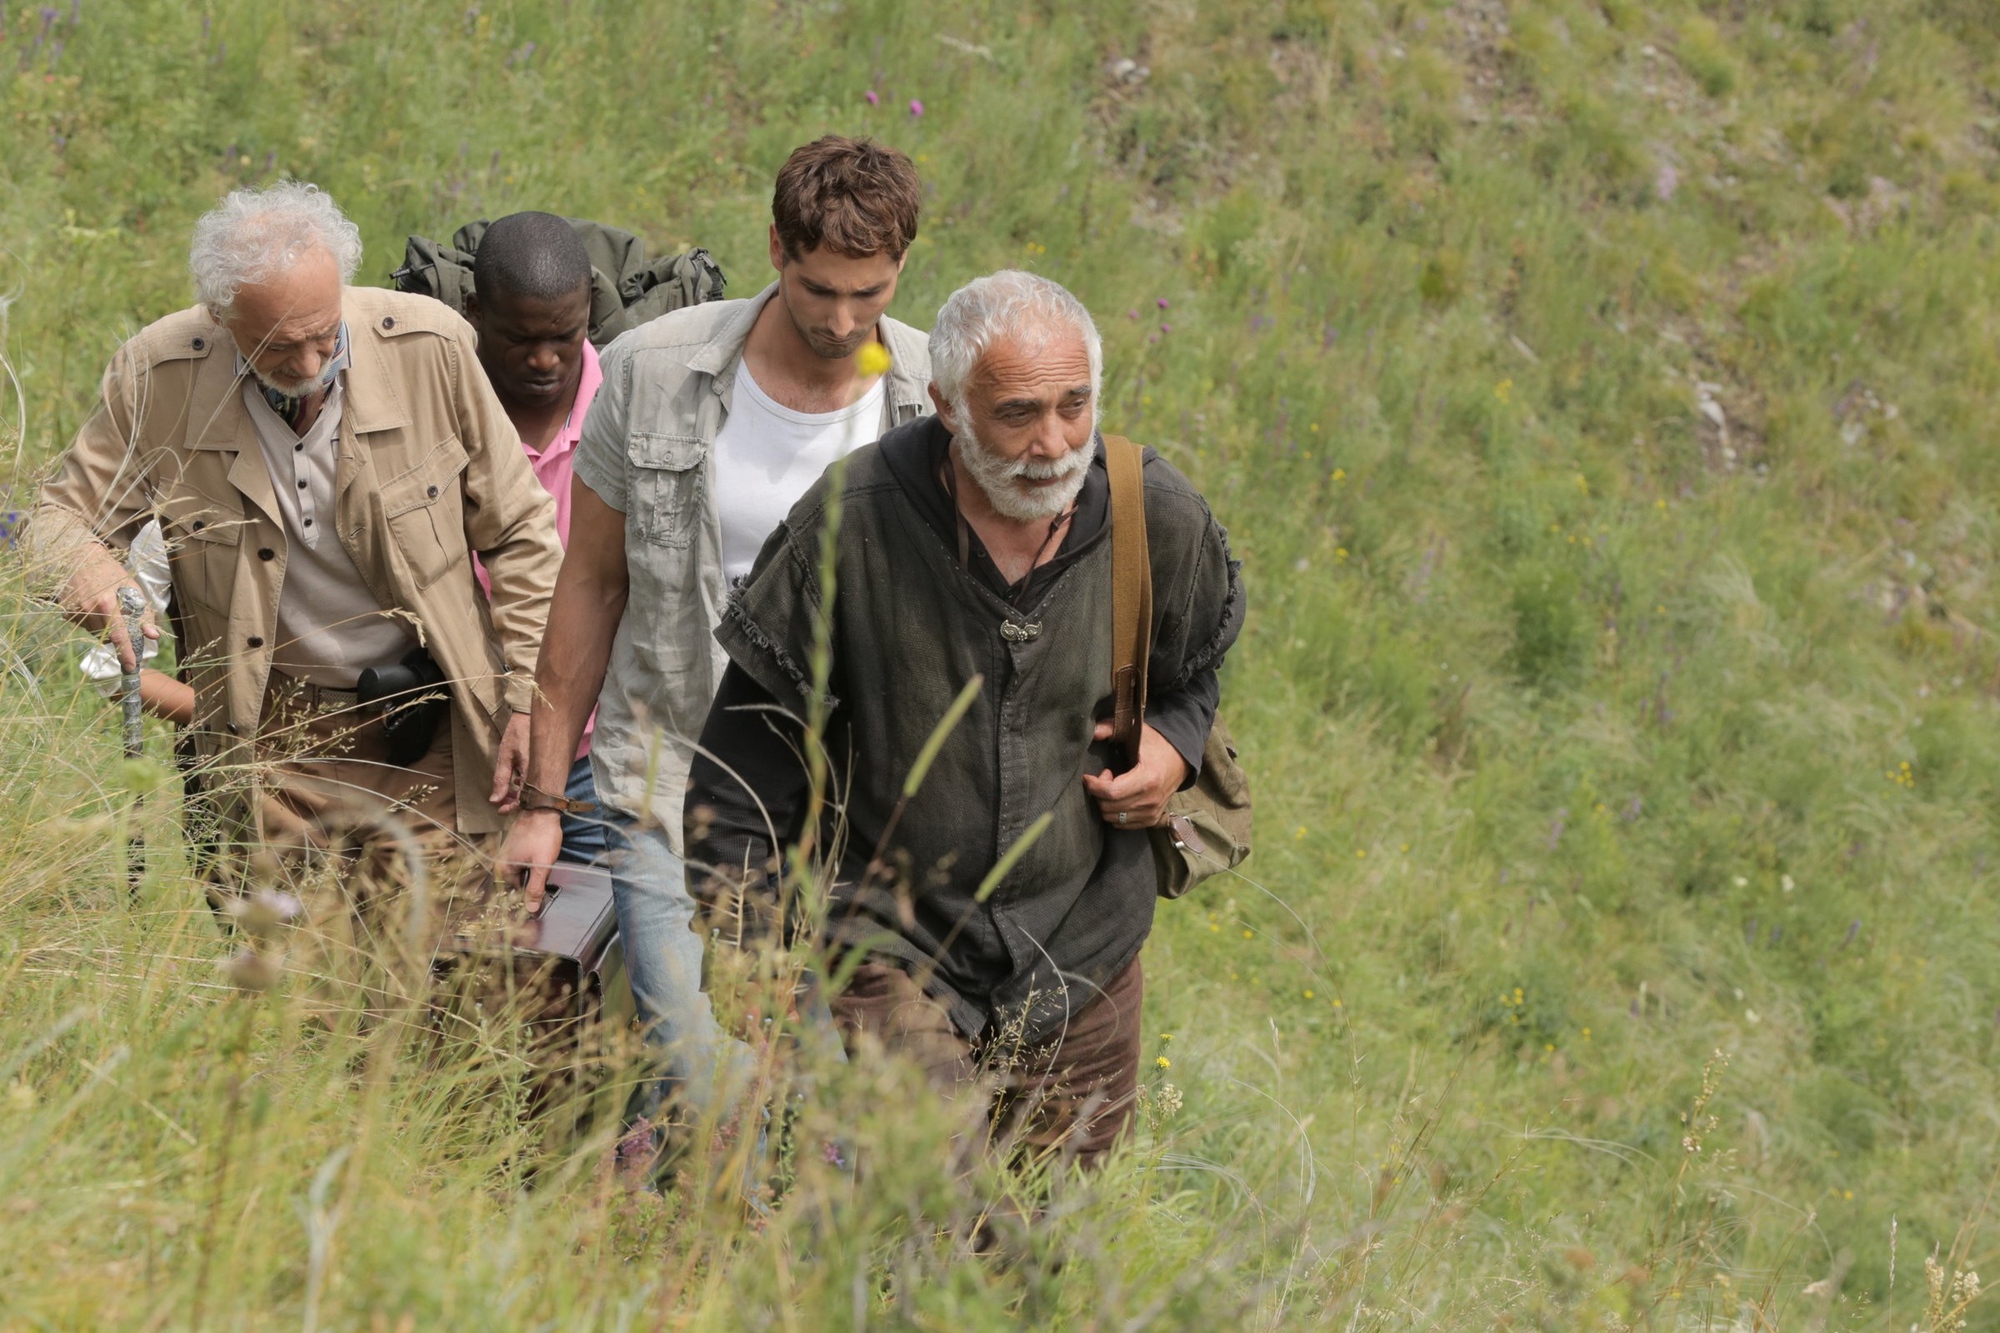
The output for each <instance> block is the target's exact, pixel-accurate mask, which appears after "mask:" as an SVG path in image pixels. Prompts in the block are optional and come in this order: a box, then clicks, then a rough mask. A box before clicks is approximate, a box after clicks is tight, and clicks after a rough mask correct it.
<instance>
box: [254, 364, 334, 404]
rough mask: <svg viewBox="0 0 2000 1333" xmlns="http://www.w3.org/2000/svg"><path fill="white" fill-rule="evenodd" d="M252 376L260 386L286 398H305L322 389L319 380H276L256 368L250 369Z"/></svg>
mask: <svg viewBox="0 0 2000 1333" xmlns="http://www.w3.org/2000/svg"><path fill="white" fill-rule="evenodd" d="M250 374H251V376H252V377H253V378H254V379H255V380H256V381H257V382H258V383H259V384H261V385H263V386H264V387H265V388H267V389H269V390H270V391H271V392H272V393H275V394H281V395H283V396H284V397H286V398H304V397H306V396H307V395H308V394H311V393H313V392H314V391H315V390H317V389H318V388H319V387H320V384H319V381H318V380H317V379H310V380H274V379H272V378H270V377H269V376H267V375H265V374H264V373H263V372H262V371H260V370H258V369H257V367H255V366H252V367H250Z"/></svg>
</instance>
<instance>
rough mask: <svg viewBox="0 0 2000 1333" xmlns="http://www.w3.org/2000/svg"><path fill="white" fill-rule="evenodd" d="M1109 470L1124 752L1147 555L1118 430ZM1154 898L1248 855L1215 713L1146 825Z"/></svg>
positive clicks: (1142, 682)
mask: <svg viewBox="0 0 2000 1333" xmlns="http://www.w3.org/2000/svg"><path fill="white" fill-rule="evenodd" d="M1104 463H1105V469H1106V470H1107V471H1108V472H1109V473H1110V476H1111V633H1112V643H1111V647H1112V656H1111V662H1112V666H1111V706H1112V711H1111V726H1112V738H1113V739H1114V740H1116V741H1117V742H1118V744H1119V745H1120V746H1122V747H1123V748H1124V751H1125V754H1126V757H1127V758H1128V759H1136V758H1137V756H1138V754H1139V735H1140V731H1141V730H1142V729H1143V728H1144V726H1145V725H1146V664H1147V661H1148V659H1150V658H1151V656H1152V652H1153V562H1152V555H1151V552H1150V550H1149V549H1148V547H1147V544H1146V493H1145V480H1144V477H1143V475H1142V471H1143V467H1144V463H1145V455H1144V454H1143V453H1142V452H1141V450H1140V448H1139V446H1138V445H1136V444H1134V443H1132V442H1131V441H1130V440H1128V439H1126V438H1125V437H1124V436H1122V435H1106V436H1105V437H1104ZM1149 832H1150V835H1151V837H1152V841H1153V866H1154V869H1155V870H1156V871H1157V872H1158V881H1159V890H1160V896H1161V897H1162V898H1178V897H1180V896H1181V895H1182V894H1184V893H1186V892H1187V891H1188V890H1189V889H1191V888H1193V887H1194V886H1195V885H1197V884H1199V883H1201V882H1202V881H1203V880H1205V879H1207V878H1208V877H1209V876H1211V875H1217V874H1220V873H1221V872H1223V871H1225V870H1230V869H1234V868H1235V867H1236V866H1238V865H1241V864H1242V863H1243V858H1244V857H1246V856H1248V855H1250V832H1251V813H1250V781H1249V779H1248V778H1246V777H1245V776H1244V774H1243V768H1242V765H1241V764H1239V763H1238V762H1237V758H1236V745H1235V742H1234V740H1233V739H1232V738H1231V736H1230V734H1229V728H1228V727H1227V726H1225V725H1224V724H1223V721H1222V715H1221V714H1220V713H1218V714H1217V715H1216V718H1215V722H1214V724H1213V725H1212V726H1210V727H1209V730H1208V742H1207V744H1206V746H1204V748H1203V750H1202V756H1201V774H1200V776H1199V777H1197V778H1196V779H1195V783H1194V785H1193V786H1192V787H1189V788H1188V789H1187V790H1186V791H1180V792H1175V793H1174V794H1173V796H1172V797H1171V798H1170V799H1169V800H1168V801H1167V822H1166V823H1164V824H1162V825H1160V826H1159V827H1158V828H1154V829H1151V830H1149Z"/></svg>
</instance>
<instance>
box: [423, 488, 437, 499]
mask: <svg viewBox="0 0 2000 1333" xmlns="http://www.w3.org/2000/svg"><path fill="white" fill-rule="evenodd" d="M425 494H426V495H428V496H429V497H430V498H431V499H433V500H435V499H437V498H438V488H437V487H435V486H433V487H431V488H430V490H428V491H426V492H425Z"/></svg>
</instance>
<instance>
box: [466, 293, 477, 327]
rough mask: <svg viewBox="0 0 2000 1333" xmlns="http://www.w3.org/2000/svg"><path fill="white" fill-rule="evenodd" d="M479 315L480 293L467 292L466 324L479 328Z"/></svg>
mask: <svg viewBox="0 0 2000 1333" xmlns="http://www.w3.org/2000/svg"><path fill="white" fill-rule="evenodd" d="M479 315H480V309H479V293H477V292H467V293H466V294H465V322H466V323H468V324H470V325H472V326H473V327H474V328H478V327H479Z"/></svg>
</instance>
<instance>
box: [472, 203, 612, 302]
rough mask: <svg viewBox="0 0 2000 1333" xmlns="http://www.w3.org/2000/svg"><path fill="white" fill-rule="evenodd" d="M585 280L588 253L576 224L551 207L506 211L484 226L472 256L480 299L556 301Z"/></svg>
mask: <svg viewBox="0 0 2000 1333" xmlns="http://www.w3.org/2000/svg"><path fill="white" fill-rule="evenodd" d="M589 286H590V256H589V255H588V254H587V253H585V251H584V248H583V241H582V240H581V239H579V238H578V236H577V234H576V228H574V227H572V226H570V225H569V223H567V222H565V221H563V219H561V218H559V217H557V216H556V215H555V214H553V213H510V214H508V215H507V216H506V217H504V218H501V219H500V220H499V221H497V222H494V223H492V224H491V225H489V226H488V227H487V228H486V234H485V235H484V236H481V237H480V238H479V249H478V250H477V251H476V252H475V253H474V254H473V257H472V288H473V290H474V291H475V292H477V293H478V294H479V299H480V301H481V303H487V302H491V301H496V300H499V299H500V298H501V297H502V296H525V297H528V298H530V299H531V300H536V301H560V300H561V299H562V298H564V297H565V296H573V295H575V294H576V291H577V289H578V288H579V287H585V288H587V287H589Z"/></svg>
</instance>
